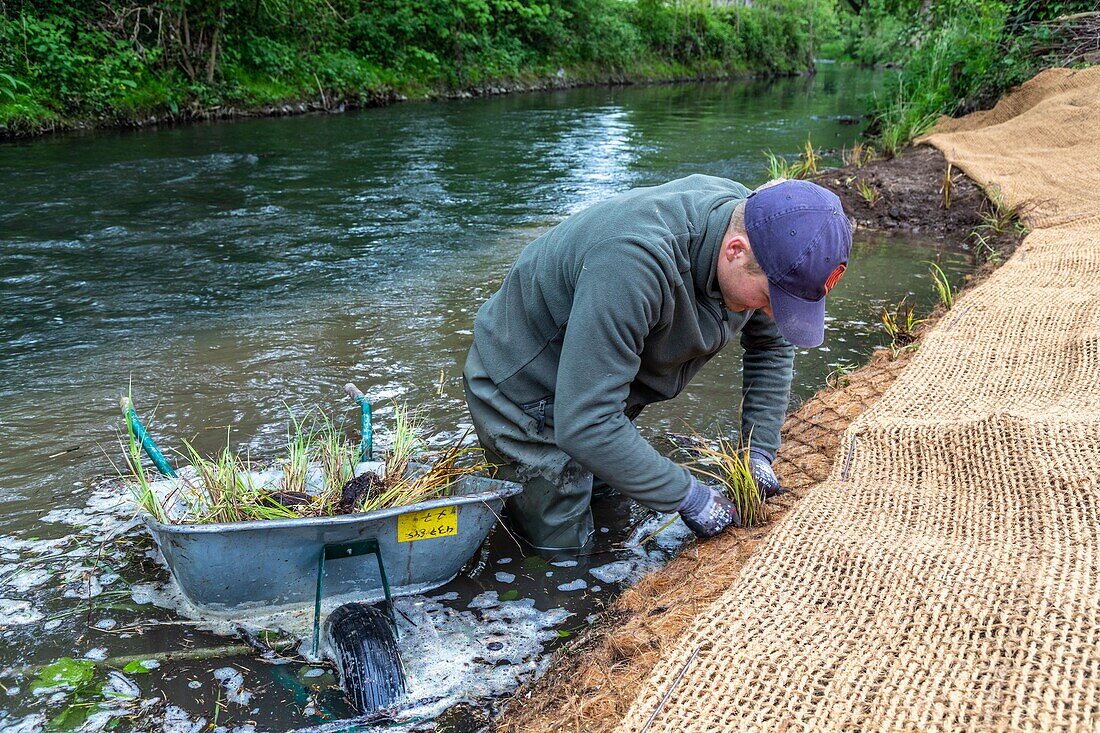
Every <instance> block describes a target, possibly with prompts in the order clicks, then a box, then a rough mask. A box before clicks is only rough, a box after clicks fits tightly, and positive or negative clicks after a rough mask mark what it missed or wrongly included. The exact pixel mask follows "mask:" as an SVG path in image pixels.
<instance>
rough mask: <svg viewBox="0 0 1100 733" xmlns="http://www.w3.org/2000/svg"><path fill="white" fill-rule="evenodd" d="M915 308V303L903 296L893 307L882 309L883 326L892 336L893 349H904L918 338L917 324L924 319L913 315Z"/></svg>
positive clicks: (891, 344) (891, 346) (891, 347)
mask: <svg viewBox="0 0 1100 733" xmlns="http://www.w3.org/2000/svg"><path fill="white" fill-rule="evenodd" d="M915 310H916V307H915V306H914V305H912V304H909V303H906V298H902V299H901V301H900V302H898V304H897V305H895V306H894V307H893V308H889V307H887V308H883V309H882V327H883V328H884V329H885V330H886V335H887V336H889V337H890V349H891V350H892V351H895V352H897V351H898V350H900V349H904V348H906V347H907V346H910V345H911V344H912V343H913V342H914V341H916V340H917V334H916V330H917V326H919V325H920V324H921V323H922V321H921V319H919V318H916V317H915V316H914V315H913V313H914V311H915Z"/></svg>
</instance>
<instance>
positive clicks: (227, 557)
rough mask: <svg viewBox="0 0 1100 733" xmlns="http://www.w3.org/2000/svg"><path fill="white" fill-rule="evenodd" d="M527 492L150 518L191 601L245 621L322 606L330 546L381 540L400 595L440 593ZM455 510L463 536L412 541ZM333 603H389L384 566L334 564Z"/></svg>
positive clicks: (466, 484)
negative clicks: (321, 512) (207, 519)
mask: <svg viewBox="0 0 1100 733" xmlns="http://www.w3.org/2000/svg"><path fill="white" fill-rule="evenodd" d="M520 490H521V487H520V486H519V485H518V484H515V483H511V482H506V481H499V480H496V479H490V478H482V477H465V478H462V479H459V480H458V481H457V482H456V486H455V495H454V496H449V497H446V498H443V499H433V500H431V501H425V502H421V503H419V504H413V505H410V506H403V507H397V508H392V509H382V510H378V511H373V512H367V513H364V514H345V515H340V516H335V517H309V518H304V519H272V520H263V521H253V522H232V523H219V524H194V525H188V524H162V523H161V522H158V521H157V520H156V519H154V518H153V517H151V516H148V515H147V516H145V518H144V521H145V526H146V527H147V528H148V530H149V532H150V533H151V534H152V535H153V538H154V540H156V543H157V546H158V547H159V548H160V552H161V554H162V555H163V556H164V559H165V561H166V562H167V564H168V567H169V568H170V570H171V571H172V575H173V576H174V577H175V579H176V582H177V583H178V584H179V587H180V590H181V591H182V592H183V594H184V596H186V598H187V600H188V601H190V602H191V603H192V604H193V605H194V606H195V607H197V608H198V609H199V610H201V611H203V612H205V613H208V614H212V615H218V616H239V615H241V614H242V613H247V612H249V611H252V612H256V611H264V612H267V611H270V610H282V609H284V608H292V607H295V606H303V605H307V604H308V605H312V604H313V602H314V598H315V595H316V591H317V570H318V560H319V558H320V556H321V553H322V552H323V551H324V547H325V545H333V544H343V543H349V542H361V541H363V540H370V539H373V540H376V541H377V542H378V547H379V551H380V553H381V556H382V561H383V563H384V564H385V570H386V575H387V578H388V580H389V583H390V589H391V592H392V594H393V595H395V596H397V595H409V594H414V593H423V592H425V591H428V590H431V589H432V588H437V587H439V586H441V585H443V584H444V583H447V582H448V581H450V580H451V579H452V578H454V577H455V576H456V575H457V574H458V571H459V570H461V569H462V566H463V565H464V564H465V563H466V561H467V560H469V559H470V557H472V556H473V554H474V553H475V552H476V551H477V549H478V548H479V547H480V546H481V543H482V542H484V541H485V537H486V536H487V535H488V534H489V531H490V530H491V529H492V528H493V525H494V524H496V522H497V518H498V516H499V515H500V511H501V509H502V507H503V504H504V499H505V498H506V497H508V496H511V495H513V494H517V493H519V491H520ZM451 507H453V511H454V521H455V522H456V523H457V532H456V533H454V534H451V535H447V536H435V537H433V536H430V534H431V533H430V532H429V533H428V534H427V535H426V536H422V538H420V539H413V535H414V534H423V533H411V532H410V531H409V528H410V526H416V525H415V524H410V520H412V519H418V520H420V521H423V522H428V523H429V524H430V520H428V519H425V518H426V517H429V516H432V515H428V514H426V513H427V512H430V511H432V512H435V513H436V514H437V515H438V513H439V512H450V511H451V509H450V508H451ZM421 513H425V514H421ZM403 515H411V516H407V517H406V519H405V520H401V519H400V518H401V517H402V516H403ZM447 521H448V522H449V521H450V520H447ZM420 526H427V525H420ZM399 528H400V529H401V530H402V531H404V536H403V537H402V536H399V534H398V532H399ZM324 595H325V597H331V596H340V597H344V598H355V599H356V600H361V601H367V602H373V601H378V600H381V599H382V598H383V597H384V590H383V585H382V578H381V575H380V573H379V570H378V561H377V559H376V558H375V557H374V555H373V554H370V553H368V554H365V555H358V556H356V557H348V558H342V559H339V560H330V561H328V562H326V563H325V578H324Z"/></svg>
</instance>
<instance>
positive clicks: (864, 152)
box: [841, 142, 875, 168]
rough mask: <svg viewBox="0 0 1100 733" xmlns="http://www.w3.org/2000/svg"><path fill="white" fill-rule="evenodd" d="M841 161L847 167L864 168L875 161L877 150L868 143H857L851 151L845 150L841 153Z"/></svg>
mask: <svg viewBox="0 0 1100 733" xmlns="http://www.w3.org/2000/svg"><path fill="white" fill-rule="evenodd" d="M841 159H842V160H843V161H844V164H845V165H850V166H852V167H853V168H862V167H863V166H865V165H867V164H868V163H870V162H871V161H872V160H874V159H875V149H874V147H872V146H870V145H867V144H866V143H862V142H857V143H855V144H854V145H852V148H851V150H845V151H843V152H842V153H841Z"/></svg>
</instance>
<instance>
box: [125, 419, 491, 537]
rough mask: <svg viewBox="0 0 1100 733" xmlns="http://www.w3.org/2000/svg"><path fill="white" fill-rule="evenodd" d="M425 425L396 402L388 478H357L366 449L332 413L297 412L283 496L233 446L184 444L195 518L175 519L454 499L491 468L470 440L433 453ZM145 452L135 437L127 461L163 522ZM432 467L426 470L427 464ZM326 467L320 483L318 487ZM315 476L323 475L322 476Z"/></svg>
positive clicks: (137, 490) (185, 484) (237, 518)
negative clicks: (465, 481) (205, 450)
mask: <svg viewBox="0 0 1100 733" xmlns="http://www.w3.org/2000/svg"><path fill="white" fill-rule="evenodd" d="M423 432H424V430H423V423H422V421H421V420H420V419H419V417H418V416H417V415H416V413H415V412H414V411H412V410H410V409H409V408H408V407H407V406H405V405H401V404H395V406H394V429H393V432H392V440H391V449H390V451H389V453H388V454H387V456H386V459H385V469H384V471H383V472H382V473H381V475H375V474H371V473H368V474H364V475H362V476H358V477H357V476H355V467H356V465H357V464H358V457H359V453H358V446H357V445H355V444H354V443H352V442H351V441H349V440H348V439H347V438H346V437H345V435H344V432H343V430H342V429H341V428H340V427H339V426H337V425H336V424H335V423H334V421H333V420H332V419H331V418H330V417H329V416H327V415H325V413H324V412H322V411H318V412H317V414H314V413H313V412H312V411H311V412H307V413H306V414H305V415H304V416H302V417H296V416H295V415H293V414H291V418H290V424H289V426H288V428H287V449H286V450H287V452H286V455H285V456H284V457H283V458H282V459H281V460H280V461H278V462H277V465H278V466H279V468H280V470H281V481H279V487H278V489H277V490H276V489H275V488H274V487H272V486H269V485H258V483H257V481H256V480H255V478H254V476H255V474H253V473H252V472H251V471H250V470H249V469H250V463H249V461H247V460H244V459H242V458H241V457H240V456H239V455H238V454H236V453H234V452H233V451H232V450H231V449H230V446H229V443H228V436H227V442H226V447H225V448H224V449H223V450H222V451H221V452H220V453H219V454H217V455H216V456H215V457H213V458H206V457H204V456H202V455H200V454H199V452H198V451H197V450H196V449H195V448H194V446H193V445H191V444H190V443H188V442H186V441H184V446H185V449H186V453H185V458H186V459H187V460H188V462H189V463H190V464H191V466H192V468H193V469H194V476H193V477H192V478H190V479H188V478H183V479H182V486H181V488H180V496H181V498H182V499H183V500H184V501H185V502H186V505H187V507H188V509H189V512H188V516H186V517H185V518H182V519H179V520H174V521H179V522H186V523H190V524H208V523H215V522H242V521H251V520H265V519H290V518H301V517H319V516H333V515H335V514H342V513H347V512H368V511H374V510H377V509H384V508H389V507H395V506H406V505H409V504H416V503H418V502H422V501H426V500H429V499H435V498H441V497H445V496H451V495H452V494H453V492H454V487H455V482H456V481H458V480H459V479H461V478H464V477H466V476H471V475H474V474H478V473H483V472H485V471H487V470H488V469H490V468H491V466H489V465H488V464H486V463H485V461H484V458H483V457H482V455H483V454H482V452H481V450H480V449H479V448H472V447H463V443H464V442H465V439H466V437H467V436H466V435H463V436H462V437H461V438H459V439H458V440H457V441H456V442H455V443H454V444H453V445H451V446H449V447H447V448H445V449H443V450H441V451H437V452H435V453H431V452H427V450H426V445H427V444H426V442H425V440H424V438H423ZM140 454H141V446H140V443H139V442H138V441H137V439H136V437H135V436H134V435H133V434H132V431H131V434H130V441H129V445H128V446H127V459H128V461H129V462H130V463H131V466H132V473H133V476H134V479H133V482H132V483H131V490H132V491H133V492H134V496H135V501H137V502H138V504H139V505H140V506H141V507H142V508H143V509H145V510H146V511H148V512H149V513H150V514H152V515H153V516H154V517H156V518H157V519H158V521H161V522H167V521H172V520H169V519H168V518H167V516H166V512H165V511H164V509H163V506H162V503H161V500H160V499H159V498H158V496H157V494H156V493H155V491H154V490H153V488H152V483H151V482H150V481H149V478H148V476H147V474H146V473H145V471H144V468H143V467H142V466H141V461H140V458H141V455H140ZM421 464H424V465H421ZM318 468H319V469H320V475H321V481H320V485H313V484H316V481H313V482H311V481H310V475H311V473H312V472H316V471H317V469H318ZM314 475H316V474H315V473H314Z"/></svg>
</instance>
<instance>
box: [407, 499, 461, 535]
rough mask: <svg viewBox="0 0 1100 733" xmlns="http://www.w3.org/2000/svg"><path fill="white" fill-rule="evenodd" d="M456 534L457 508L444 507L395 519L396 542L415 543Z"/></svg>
mask: <svg viewBox="0 0 1100 733" xmlns="http://www.w3.org/2000/svg"><path fill="white" fill-rule="evenodd" d="M456 534H458V507H454V506H445V507H440V508H439V509H426V510H425V511H422V512H411V513H410V514H402V515H401V516H399V517H398V518H397V541H398V542H416V541H417V540H432V539H435V538H436V537H450V536H451V535H456Z"/></svg>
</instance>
